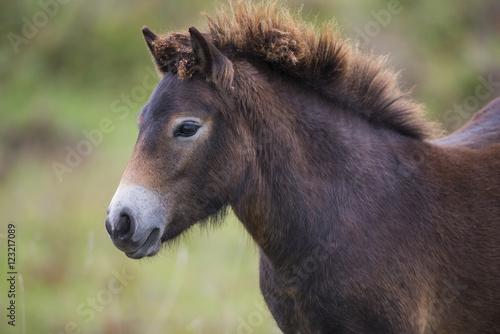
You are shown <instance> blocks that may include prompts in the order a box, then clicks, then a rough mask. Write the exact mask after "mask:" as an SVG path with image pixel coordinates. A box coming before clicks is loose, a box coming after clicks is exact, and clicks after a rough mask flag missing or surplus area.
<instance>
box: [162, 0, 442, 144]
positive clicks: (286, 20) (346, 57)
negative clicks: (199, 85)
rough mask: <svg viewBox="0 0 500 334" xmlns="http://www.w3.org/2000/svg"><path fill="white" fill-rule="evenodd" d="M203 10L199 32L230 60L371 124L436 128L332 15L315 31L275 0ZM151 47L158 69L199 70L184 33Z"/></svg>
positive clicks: (427, 131) (421, 130) (420, 134)
mask: <svg viewBox="0 0 500 334" xmlns="http://www.w3.org/2000/svg"><path fill="white" fill-rule="evenodd" d="M205 16H206V18H207V21H208V27H209V33H208V34H204V35H205V37H206V38H208V39H209V40H211V41H212V43H213V44H214V45H215V46H216V47H217V48H218V49H219V50H220V51H221V52H223V53H224V54H226V56H228V57H229V58H230V59H231V58H243V59H258V60H260V61H263V62H265V63H267V64H269V65H270V66H271V67H272V68H273V69H274V70H276V71H277V72H279V73H281V74H282V75H287V76H290V77H293V78H295V79H298V80H300V82H301V83H303V84H305V85H307V86H309V87H311V88H312V89H314V90H315V91H317V92H319V93H320V94H322V95H323V96H325V97H326V98H328V99H330V100H332V101H333V102H334V103H336V104H337V105H339V106H340V107H342V108H343V109H345V110H349V111H351V112H354V113H356V114H357V115H358V116H359V117H363V118H365V119H367V120H368V121H369V122H370V123H371V124H373V125H375V126H380V127H384V128H389V129H392V130H394V131H397V132H399V133H401V134H403V135H406V136H410V137H413V138H417V139H425V138H428V137H430V136H432V135H434V134H435V127H434V126H433V125H432V124H431V123H429V122H426V121H425V120H424V119H423V111H424V108H423V107H422V106H421V105H420V104H417V103H415V102H414V101H413V100H412V99H410V98H409V92H408V91H402V90H401V89H400V88H399V85H398V78H397V77H398V76H397V74H396V73H395V72H394V71H392V70H391V69H388V68H387V66H386V63H387V59H386V57H380V56H374V55H373V54H364V53H363V52H361V51H360V50H359V49H358V47H357V44H356V43H355V42H353V41H351V40H349V39H345V38H342V37H341V35H340V29H339V28H338V27H337V25H336V24H335V23H334V22H328V23H325V24H323V25H322V27H321V28H320V29H319V30H318V29H316V26H315V25H314V24H313V23H308V22H306V21H305V20H304V19H303V18H302V17H301V15H300V11H297V12H293V13H292V12H290V11H289V10H288V9H286V8H282V7H280V8H278V5H277V3H276V2H273V3H268V4H265V3H258V4H249V3H246V2H244V1H238V2H235V3H231V5H230V8H229V10H228V11H227V10H224V9H220V10H219V11H218V12H217V13H216V16H215V18H213V17H211V16H209V15H207V14H205ZM152 52H153V54H154V56H155V57H156V58H157V59H160V60H161V63H162V64H163V65H159V69H160V71H162V72H164V73H167V72H172V73H178V75H179V76H180V77H181V78H187V77H191V76H192V75H193V74H194V73H196V72H197V71H198V68H197V64H196V61H195V58H194V54H193V52H192V48H191V46H190V39H189V34H187V33H186V34H182V33H172V34H170V35H168V36H164V37H161V38H160V39H158V40H157V41H156V42H155V43H154V48H153V49H152Z"/></svg>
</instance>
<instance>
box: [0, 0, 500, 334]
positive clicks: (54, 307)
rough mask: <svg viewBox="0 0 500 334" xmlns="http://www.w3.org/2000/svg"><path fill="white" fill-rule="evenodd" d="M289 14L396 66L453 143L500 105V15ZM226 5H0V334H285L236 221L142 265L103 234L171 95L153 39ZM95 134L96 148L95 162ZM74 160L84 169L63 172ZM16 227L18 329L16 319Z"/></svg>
mask: <svg viewBox="0 0 500 334" xmlns="http://www.w3.org/2000/svg"><path fill="white" fill-rule="evenodd" d="M289 4H290V5H291V7H292V8H300V6H303V11H302V12H303V14H304V16H306V17H307V18H308V19H310V20H313V19H314V18H315V17H316V16H317V20H318V22H323V21H325V20H331V19H332V18H336V20H337V21H338V22H339V24H340V25H341V26H342V27H343V31H344V34H345V35H346V36H350V37H353V38H355V39H357V40H359V41H360V44H361V45H362V46H363V47H365V48H367V49H373V50H374V51H375V52H376V53H379V54H389V55H390V56H389V59H390V62H391V64H392V65H393V66H394V67H395V68H396V69H397V70H401V80H402V84H403V85H404V86H405V87H407V88H412V87H413V95H414V97H415V98H416V99H417V100H419V101H420V102H422V103H424V104H425V105H426V107H427V115H428V118H429V119H430V120H434V121H438V122H441V123H443V124H444V128H445V129H446V130H448V131H452V130H455V129H457V128H458V127H459V126H460V125H462V124H463V123H465V122H466V121H467V120H468V118H469V117H470V116H472V114H473V112H474V111H475V110H477V109H479V108H480V107H482V106H484V105H485V104H486V103H487V102H488V101H490V100H491V99H493V98H495V97H497V96H500V2H498V0H490V1H486V0H484V1H479V0H478V1H471V0H442V1H435V0H413V1H411V0H401V1H396V0H388V1H384V0H377V1H362V0H338V1H331V0H304V1H290V2H289ZM218 5H219V2H216V1H211V0H210V1H203V0H183V1H177V0H169V1H166V0H162V1H160V0H151V1H133V0H120V1H118V0H108V1H97V0H86V1H83V0H42V1H40V2H39V1H26V0H18V1H5V0H0V29H1V30H0V32H1V34H0V35H1V39H0V115H1V122H0V213H1V215H0V218H1V229H0V244H1V247H0V249H1V251H0V261H1V262H0V277H1V280H0V296H1V298H0V309H1V310H2V311H0V315H1V316H0V332H1V333H40V334H45V333H53V334H56V333H57V334H59V333H150V334H153V333H273V332H278V330H277V329H276V326H275V324H274V321H273V320H272V318H271V317H270V315H269V313H268V311H267V310H266V308H265V307H264V306H263V299H262V297H261V295H260V292H259V289H258V260H257V249H256V247H255V246H254V245H253V244H252V241H251V240H250V238H249V237H248V236H247V235H246V233H245V231H244V229H243V228H242V227H241V224H239V223H238V222H237V220H236V219H235V218H234V217H232V216H231V217H230V218H229V219H228V221H227V222H226V224H224V225H223V227H222V228H220V229H217V230H215V231H200V230H196V229H194V230H193V231H191V232H190V233H188V235H187V236H185V237H183V238H181V240H180V241H179V243H178V245H176V246H175V247H173V248H171V249H168V250H164V251H162V253H161V254H160V255H159V256H157V257H155V258H153V259H146V260H141V261H135V260H130V259H128V258H127V257H125V255H123V254H122V253H121V252H120V251H118V250H117V249H116V248H115V247H114V246H113V245H112V243H111V241H110V240H109V238H108V236H107V234H106V231H105V229H104V219H105V211H106V208H107V206H108V204H109V201H110V199H111V197H112V195H113V194H114V191H115V189H116V187H117V185H118V182H119V180H120V177H121V174H122V172H123V171H124V169H125V166H126V164H127V162H128V159H129V157H130V154H131V152H132V148H133V145H134V143H135V140H136V137H137V128H136V125H135V117H136V115H137V113H138V112H139V111H140V109H141V106H142V105H143V104H144V103H145V102H146V101H147V98H148V96H149V94H150V93H151V92H152V89H153V87H154V85H155V83H157V82H158V81H159V79H158V77H157V76H156V74H155V72H154V67H153V65H152V63H151V59H150V56H149V54H148V52H147V51H146V47H145V45H144V42H143V40H142V35H141V33H140V29H141V27H142V26H143V25H147V26H148V27H149V28H151V29H152V30H153V31H155V32H157V33H158V32H160V33H163V32H168V31H171V30H177V31H187V28H188V27H189V26H190V25H195V26H197V27H198V28H204V27H206V25H205V23H204V19H203V17H202V16H201V15H200V12H201V11H207V12H213V11H214V9H215V8H216V7H218ZM117 108H122V109H120V110H124V111H126V113H116V110H117ZM103 119H108V120H109V121H108V122H111V123H110V124H111V126H110V128H109V129H108V130H109V131H107V132H106V133H103V132H102V131H100V130H102V129H100V127H101V122H102V120H103ZM97 131H100V132H101V133H102V136H99V135H97V134H96V133H97ZM89 134H93V135H94V137H92V138H93V140H94V144H93V145H91V147H84V144H82V142H83V141H85V140H87V136H88V135H89ZM78 148H79V149H81V150H84V151H85V149H86V151H85V152H86V156H84V157H83V158H82V159H81V161H79V160H78V159H76V158H73V160H71V161H72V164H73V167H71V168H70V169H71V171H69V170H64V171H63V170H59V172H58V173H56V171H55V169H54V166H56V167H57V166H59V167H60V166H61V165H64V164H65V161H66V160H65V159H66V158H67V155H68V152H69V151H71V150H76V149H78ZM58 164H61V165H58ZM9 223H12V224H15V226H16V239H15V241H16V247H17V248H16V249H17V258H16V260H17V261H16V270H17V272H18V273H19V276H18V281H17V288H16V290H17V291H16V292H17V296H16V306H17V308H16V311H17V316H16V327H11V326H8V325H7V321H8V318H6V314H7V312H6V307H7V303H8V302H9V299H8V298H6V295H7V291H8V289H9V287H8V282H7V280H6V278H7V272H8V268H7V226H8V224H9ZM208 232H209V233H208ZM21 280H22V282H21Z"/></svg>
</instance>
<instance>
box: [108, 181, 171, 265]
mask: <svg viewBox="0 0 500 334" xmlns="http://www.w3.org/2000/svg"><path fill="white" fill-rule="evenodd" d="M166 202H167V201H166V200H165V198H164V196H162V195H160V194H158V193H156V192H154V191H152V190H149V189H147V188H144V187H143V186H141V185H138V184H127V183H125V184H124V183H120V185H119V186H118V189H117V190H116V193H115V195H114V196H113V199H112V200H111V204H110V206H109V208H108V216H107V217H106V222H105V226H106V230H107V232H108V234H109V236H110V237H111V240H112V241H113V244H114V245H115V246H116V247H117V248H118V249H120V250H121V251H123V252H125V254H126V255H127V256H128V257H131V258H135V259H139V258H142V257H145V256H153V255H155V254H156V253H158V251H159V250H160V247H161V237H162V235H163V232H164V231H165V228H166V225H167V222H168V210H167V209H166V205H165V204H166Z"/></svg>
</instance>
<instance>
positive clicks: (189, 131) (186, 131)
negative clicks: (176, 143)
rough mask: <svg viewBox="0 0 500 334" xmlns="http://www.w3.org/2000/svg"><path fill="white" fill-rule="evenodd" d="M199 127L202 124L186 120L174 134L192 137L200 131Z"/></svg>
mask: <svg viewBox="0 0 500 334" xmlns="http://www.w3.org/2000/svg"><path fill="white" fill-rule="evenodd" d="M199 128H200V126H199V125H198V124H196V123H195V122H192V121H188V122H184V123H182V124H181V125H179V126H178V127H177V129H175V131H174V136H175V137H191V136H193V135H194V134H195V133H196V131H198V129H199Z"/></svg>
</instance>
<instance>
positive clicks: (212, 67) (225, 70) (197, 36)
mask: <svg viewBox="0 0 500 334" xmlns="http://www.w3.org/2000/svg"><path fill="white" fill-rule="evenodd" d="M189 34H190V35H191V47H192V48H193V53H194V56H195V58H196V63H197V65H198V69H199V71H200V73H201V74H202V75H203V76H204V77H205V78H206V79H207V80H208V81H211V82H213V83H214V84H216V85H217V86H219V87H220V88H222V89H230V88H231V87H232V83H233V77H234V68H233V63H232V62H231V61H230V60H229V59H228V58H227V57H226V56H225V55H224V54H222V52H220V51H219V50H218V49H217V47H215V45H214V44H213V43H212V42H210V41H209V40H208V39H207V38H205V36H203V34H202V33H200V32H199V31H198V29H196V28H195V27H191V28H189Z"/></svg>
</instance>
